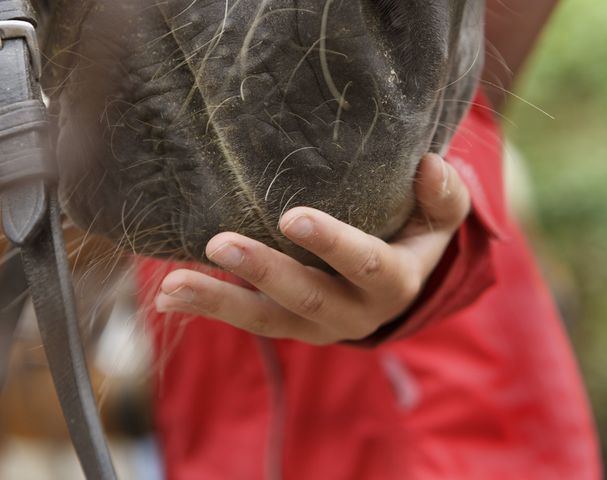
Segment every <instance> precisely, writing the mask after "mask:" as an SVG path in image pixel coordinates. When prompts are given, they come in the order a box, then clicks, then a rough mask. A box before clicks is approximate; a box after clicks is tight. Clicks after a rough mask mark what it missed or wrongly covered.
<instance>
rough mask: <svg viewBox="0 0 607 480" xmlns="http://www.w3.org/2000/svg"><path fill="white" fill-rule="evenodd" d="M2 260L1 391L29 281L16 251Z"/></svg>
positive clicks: (12, 251) (0, 289) (0, 267)
mask: <svg viewBox="0 0 607 480" xmlns="http://www.w3.org/2000/svg"><path fill="white" fill-rule="evenodd" d="M5 258H6V260H4V262H2V261H1V260H0V287H1V288H0V389H1V388H2V386H3V385H4V382H5V380H6V375H7V373H8V362H9V358H10V351H11V346H12V343H13V341H14V336H15V330H16V329H17V323H18V321H19V317H20V316H21V311H22V310H23V306H24V305H25V301H26V299H27V281H26V279H25V273H24V272H23V265H22V264H21V257H20V255H19V252H18V251H17V250H16V249H12V250H11V251H9V252H8V253H7V255H5Z"/></svg>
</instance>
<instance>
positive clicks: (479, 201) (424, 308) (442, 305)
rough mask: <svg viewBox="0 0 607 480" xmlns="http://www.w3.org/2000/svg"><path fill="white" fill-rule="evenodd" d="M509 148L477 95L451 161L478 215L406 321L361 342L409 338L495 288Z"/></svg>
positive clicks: (455, 141)
mask: <svg viewBox="0 0 607 480" xmlns="http://www.w3.org/2000/svg"><path fill="white" fill-rule="evenodd" d="M502 152H503V144H502V139H501V135H500V131H499V128H498V124H497V122H496V120H495V118H494V116H493V113H492V111H491V109H490V108H489V105H488V103H487V101H486V100H485V98H484V97H483V96H482V95H481V94H479V95H477V97H476V99H475V101H474V102H473V104H472V107H471V109H470V111H469V113H468V115H467V116H466V118H465V119H464V121H463V122H462V124H461V126H460V128H459V130H458V133H457V134H456V136H455V137H454V138H453V141H452V142H451V146H450V149H449V152H448V153H447V155H446V156H445V158H446V160H447V161H448V162H449V163H450V164H451V165H453V166H454V167H455V169H456V170H457V171H458V173H459V174H460V175H461V177H462V179H463V180H464V182H465V183H466V186H467V187H468V190H469V191H470V196H471V199H472V211H471V213H470V215H469V216H468V218H467V219H466V221H465V222H464V223H463V224H462V226H461V227H460V228H459V230H458V231H457V233H456V234H455V236H454V238H453V240H452V241H451V243H450V245H449V247H448V248H447V250H446V251H445V254H444V255H443V258H442V259H441V261H440V263H439V265H438V266H437V268H436V269H435V270H434V272H433V273H432V275H431V276H430V278H429V279H428V281H427V282H426V284H425V286H424V289H423V291H422V293H421V294H420V296H419V297H418V299H417V300H416V302H415V303H414V304H413V305H412V306H411V307H410V308H409V309H408V310H407V311H406V312H405V313H403V314H402V315H401V316H399V317H398V318H396V319H395V320H393V321H391V322H389V323H387V324H385V325H383V326H382V327H381V328H379V330H377V331H376V332H375V333H374V334H372V335H371V336H369V337H367V338H365V339H363V340H361V341H357V342H349V343H351V344H353V345H359V346H374V345H377V344H379V343H382V342H386V341H390V340H394V339H398V338H402V337H404V336H408V335H411V334H413V333H414V332H416V331H417V330H419V329H420V328H423V327H424V325H427V324H429V323H431V322H436V321H440V320H441V319H443V318H446V317H448V316H450V315H453V314H455V313H458V312H460V311H461V310H463V309H465V308H466V307H468V306H470V305H472V304H473V303H474V302H475V301H476V300H477V299H478V298H479V297H480V296H481V295H482V294H483V293H484V292H486V291H487V290H488V289H489V288H491V286H492V285H493V284H494V283H495V272H494V266H493V260H492V244H493V243H494V242H496V241H500V240H501V239H503V238H504V235H503V233H502V231H503V227H504V225H505V223H506V222H507V214H506V208H505V199H504V190H503V175H502Z"/></svg>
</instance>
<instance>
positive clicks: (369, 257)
mask: <svg viewBox="0 0 607 480" xmlns="http://www.w3.org/2000/svg"><path fill="white" fill-rule="evenodd" d="M381 270H382V261H381V256H380V254H379V251H378V249H377V247H376V246H371V247H370V248H369V249H368V251H367V252H366V253H365V255H364V256H363V261H362V262H360V263H359V264H358V265H357V266H356V267H355V268H354V270H353V271H352V273H351V276H352V277H353V278H358V279H361V280H364V279H367V278H371V277H374V276H376V275H377V274H378V273H379V272H380V271H381Z"/></svg>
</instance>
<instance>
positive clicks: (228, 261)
mask: <svg viewBox="0 0 607 480" xmlns="http://www.w3.org/2000/svg"><path fill="white" fill-rule="evenodd" d="M209 258H210V259H211V260H212V261H213V262H215V263H217V264H219V265H221V266H222V267H226V268H236V267H238V266H239V265H240V264H241V263H242V261H243V260H244V253H243V252H242V250H241V249H240V248H238V247H237V246H235V245H232V244H231V243H225V244H223V245H222V246H221V247H219V248H217V249H216V250H214V251H213V252H211V253H210V254H209Z"/></svg>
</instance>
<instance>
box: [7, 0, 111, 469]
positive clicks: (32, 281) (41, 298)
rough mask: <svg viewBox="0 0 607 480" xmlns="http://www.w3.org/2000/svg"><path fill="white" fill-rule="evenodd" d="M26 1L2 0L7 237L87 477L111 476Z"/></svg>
mask: <svg viewBox="0 0 607 480" xmlns="http://www.w3.org/2000/svg"><path fill="white" fill-rule="evenodd" d="M34 25H35V21H34V15H33V12H32V11H31V7H30V5H29V2H26V1H24V0H0V39H1V42H2V43H1V49H0V202H1V206H2V221H3V225H4V233H5V235H6V236H7V238H8V239H9V240H10V241H11V242H12V243H13V244H14V245H15V246H17V247H19V248H20V249H21V258H22V262H23V267H24V270H25V274H26V278H27V281H28V284H29V290H30V295H31V297H32V300H33V303H34V308H35V310H36V317H37V319H38V325H39V329H40V334H41V337H42V342H43V344H44V348H45V352H46V356H47V359H48V363H49V367H50V370H51V374H52V377H53V381H54V383H55V388H56V390H57V395H58V397H59V401H60V403H61V408H62V410H63V415H64V417H65V419H66V421H67V426H68V429H69V432H70V436H71V438H72V442H73V444H74V448H75V450H76V453H77V455H78V458H79V460H80V464H81V465H82V469H83V470H84V473H85V475H86V478H87V479H100V480H112V479H115V478H116V474H115V472H114V467H113V465H112V461H111V458H110V455H109V451H108V448H107V445H106V442H105V437H104V434H103V430H102V427H101V422H100V420H99V414H98V411H97V406H96V404H95V399H94V396H93V390H92V387H91V383H90V378H89V374H88V370H87V366H86V361H85V356H84V352H83V347H82V341H81V338H80V334H79V331H78V319H77V313H76V308H75V301H74V292H73V287H72V283H71V276H70V271H69V266H68V265H69V264H68V261H67V255H66V251H65V246H64V240H63V231H62V228H61V218H60V208H59V204H58V200H57V193H56V187H55V185H56V179H55V175H54V172H55V165H54V164H55V162H54V161H49V160H50V159H52V158H54V155H53V153H52V149H51V148H49V141H48V133H47V128H46V123H47V120H46V109H45V108H44V104H43V102H42V98H41V91H40V85H39V83H38V80H39V76H40V69H39V65H40V63H39V62H40V60H39V55H40V54H39V52H38V51H37V45H36V40H35V33H34V28H33V26H34Z"/></svg>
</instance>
